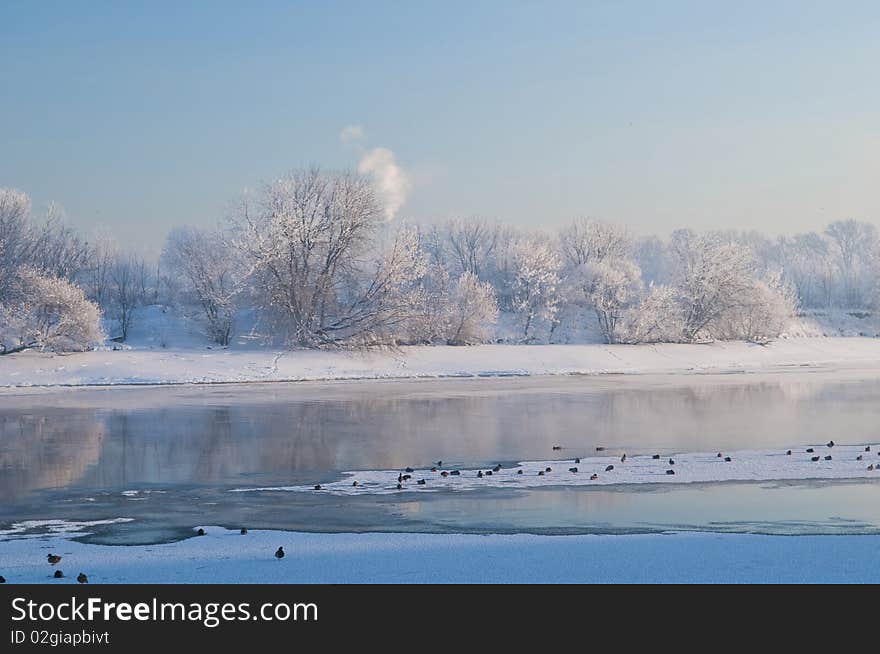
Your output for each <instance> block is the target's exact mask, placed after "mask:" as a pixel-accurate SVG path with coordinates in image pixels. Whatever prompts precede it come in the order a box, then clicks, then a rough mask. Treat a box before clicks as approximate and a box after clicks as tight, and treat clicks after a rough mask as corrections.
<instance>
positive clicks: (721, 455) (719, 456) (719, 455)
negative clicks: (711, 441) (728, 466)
mask: <svg viewBox="0 0 880 654" xmlns="http://www.w3.org/2000/svg"><path fill="white" fill-rule="evenodd" d="M723 456H724V455H723V454H721V452H719V453H718V454H716V455H715V457H716V458H718V459H720V458H721V457H723Z"/></svg>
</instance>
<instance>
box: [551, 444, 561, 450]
mask: <svg viewBox="0 0 880 654" xmlns="http://www.w3.org/2000/svg"><path fill="white" fill-rule="evenodd" d="M552 449H553V451H554V452H555V451H557V450H561V449H562V446H561V445H554V446H553V448H552Z"/></svg>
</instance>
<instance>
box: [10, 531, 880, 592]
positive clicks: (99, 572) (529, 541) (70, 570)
mask: <svg viewBox="0 0 880 654" xmlns="http://www.w3.org/2000/svg"><path fill="white" fill-rule="evenodd" d="M206 530H207V535H206V536H202V537H195V538H190V539H187V540H184V541H179V542H176V543H168V544H162V545H140V546H125V547H123V546H106V545H89V544H83V543H80V542H76V541H72V540H69V537H68V536H48V537H45V538H42V537H41V538H24V539H15V540H7V541H2V542H0V561H2V569H0V574H3V575H4V576H5V577H6V579H7V583H10V584H14V583H52V584H69V583H76V581H75V577H76V575H77V574H78V573H79V572H85V573H86V574H87V575H88V576H89V579H90V583H227V582H229V583H426V582H436V583H542V582H547V583H605V582H617V583H664V582H676V583H725V582H729V583H798V582H817V583H821V582H838V583H841V582H850V583H878V582H880V568H878V567H877V566H876V565H873V564H872V561H873V560H874V559H875V556H876V552H877V548H878V547H880V536H795V537H793V536H761V535H754V534H710V533H671V534H652V535H621V536H596V535H585V536H535V535H529V534H514V535H488V536H477V535H463V534H404V533H396V534H374V533H371V534H310V533H298V532H283V531H256V530H254V531H251V532H250V533H249V534H247V535H244V536H243V535H240V534H239V532H238V530H225V529H222V528H220V527H212V526H208V527H206ZM279 546H283V547H284V549H285V551H286V552H287V556H286V557H285V558H284V559H282V560H280V561H279V560H277V559H275V557H274V556H273V553H274V552H275V550H276V549H277V548H278V547H279ZM48 552H53V553H56V554H60V555H61V556H62V557H63V558H62V561H61V563H60V564H59V565H58V566H57V567H58V568H60V569H62V570H63V571H64V574H65V575H66V578H65V579H53V578H52V573H53V571H54V568H53V567H51V566H49V565H47V564H46V554H47V553H48Z"/></svg>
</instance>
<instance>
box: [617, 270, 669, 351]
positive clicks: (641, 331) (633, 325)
mask: <svg viewBox="0 0 880 654" xmlns="http://www.w3.org/2000/svg"><path fill="white" fill-rule="evenodd" d="M681 321H682V315H681V305H680V303H679V300H678V292H677V291H676V290H675V289H674V288H673V287H672V286H668V285H665V284H651V285H649V286H648V289H647V291H646V292H645V294H644V297H643V298H642V300H641V302H639V304H638V305H636V306H633V307H631V308H630V309H629V310H628V311H626V312H625V313H624V315H623V327H622V328H621V335H620V337H619V341H620V342H626V343H674V342H677V341H680V340H681V337H682V334H683V333H684V328H683V325H682V322H681Z"/></svg>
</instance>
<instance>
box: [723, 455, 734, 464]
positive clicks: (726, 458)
mask: <svg viewBox="0 0 880 654" xmlns="http://www.w3.org/2000/svg"><path fill="white" fill-rule="evenodd" d="M731 461H733V459H731V458H730V457H729V456H726V457H724V462H725V463H730V462H731Z"/></svg>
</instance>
